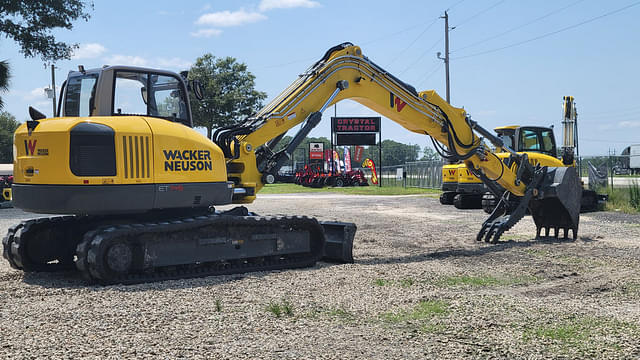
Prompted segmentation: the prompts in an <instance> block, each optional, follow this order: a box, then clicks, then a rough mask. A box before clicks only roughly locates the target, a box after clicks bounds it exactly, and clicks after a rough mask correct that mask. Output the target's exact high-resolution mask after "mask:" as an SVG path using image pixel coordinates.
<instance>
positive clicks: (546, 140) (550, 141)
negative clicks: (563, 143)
mask: <svg viewBox="0 0 640 360" xmlns="http://www.w3.org/2000/svg"><path fill="white" fill-rule="evenodd" d="M540 137H541V138H542V151H543V152H546V153H549V154H550V155H552V156H556V154H555V150H556V149H555V139H554V138H553V131H551V130H542V132H541V133H540Z"/></svg>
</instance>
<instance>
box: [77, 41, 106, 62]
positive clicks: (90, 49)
mask: <svg viewBox="0 0 640 360" xmlns="http://www.w3.org/2000/svg"><path fill="white" fill-rule="evenodd" d="M105 51H107V49H106V48H105V47H104V46H102V45H100V44H98V43H89V44H81V45H80V48H78V49H76V50H74V52H73V56H72V57H71V58H72V59H95V58H97V57H99V56H100V55H102V54H103V53H104V52H105Z"/></svg>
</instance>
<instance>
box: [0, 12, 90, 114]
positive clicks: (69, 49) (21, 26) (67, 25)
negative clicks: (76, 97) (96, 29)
mask: <svg viewBox="0 0 640 360" xmlns="http://www.w3.org/2000/svg"><path fill="white" fill-rule="evenodd" d="M89 8H90V9H93V3H87V2H85V1H82V0H46V1H41V0H2V1H0V35H4V37H6V38H9V39H13V40H14V41H15V42H16V43H18V45H20V49H21V50H20V52H22V53H23V54H24V56H25V57H35V56H37V55H40V57H41V58H42V60H43V61H55V60H60V59H70V58H71V55H72V54H73V50H74V49H76V48H78V45H77V44H67V43H64V42H61V41H56V39H55V37H54V36H53V35H52V34H51V32H52V31H53V29H58V28H63V29H67V30H71V29H72V28H73V23H72V22H73V21H75V20H77V19H79V18H81V19H84V20H89V17H90V15H89V13H88V12H87V11H85V10H86V9H89ZM8 88H9V63H8V62H7V61H0V93H4V92H6V91H7V90H8ZM3 107H4V103H3V101H2V98H0V109H2V108H3Z"/></svg>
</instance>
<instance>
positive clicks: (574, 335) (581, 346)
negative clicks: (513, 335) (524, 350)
mask: <svg viewBox="0 0 640 360" xmlns="http://www.w3.org/2000/svg"><path fill="white" fill-rule="evenodd" d="M639 335H640V328H639V327H638V325H636V324H632V323H629V322H624V321H619V320H611V319H605V318H595V317H578V318H571V319H567V320H562V321H560V322H558V323H556V324H547V325H542V326H536V327H528V328H525V329H524V331H523V332H522V339H523V340H524V341H525V342H541V343H542V344H543V346H547V347H550V348H552V350H555V351H553V352H558V353H560V354H563V353H576V352H577V353H578V354H580V355H582V356H587V355H597V356H598V357H600V356H603V355H605V354H607V353H612V352H613V353H621V352H622V346H621V345H625V344H626V342H627V341H626V339H633V338H637V337H638V336H639ZM550 350H551V349H550ZM605 357H606V356H605Z"/></svg>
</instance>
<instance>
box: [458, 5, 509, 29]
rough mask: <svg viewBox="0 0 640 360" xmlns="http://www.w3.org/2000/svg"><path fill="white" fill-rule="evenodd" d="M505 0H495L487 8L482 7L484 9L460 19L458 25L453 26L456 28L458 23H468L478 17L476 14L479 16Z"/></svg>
mask: <svg viewBox="0 0 640 360" xmlns="http://www.w3.org/2000/svg"><path fill="white" fill-rule="evenodd" d="M505 1H506V0H500V1H498V2H496V3H495V4H493V5H491V6H489V7H488V8H486V9H484V10H482V11H480V12H479V13H476V14H475V15H473V16H471V17H469V18H466V19H465V20H462V22H460V23H458V25H456V26H454V27H456V28H457V27H459V26H460V25H462V24H465V23H468V22H469V21H471V20H473V19H475V18H476V17H478V16H480V15H482V14H484V13H486V12H487V11H489V10H491V9H493V8H494V7H496V6H498V5H500V4H502V3H503V2H505Z"/></svg>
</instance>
